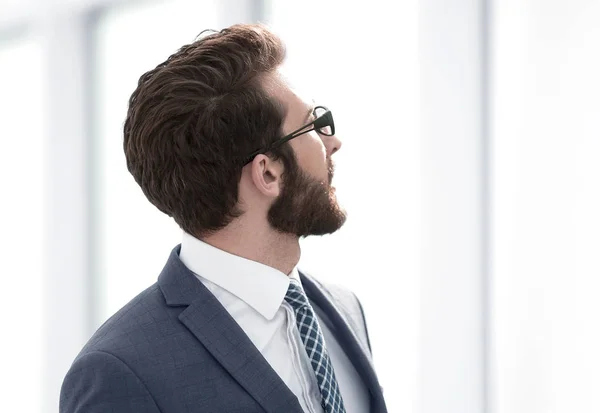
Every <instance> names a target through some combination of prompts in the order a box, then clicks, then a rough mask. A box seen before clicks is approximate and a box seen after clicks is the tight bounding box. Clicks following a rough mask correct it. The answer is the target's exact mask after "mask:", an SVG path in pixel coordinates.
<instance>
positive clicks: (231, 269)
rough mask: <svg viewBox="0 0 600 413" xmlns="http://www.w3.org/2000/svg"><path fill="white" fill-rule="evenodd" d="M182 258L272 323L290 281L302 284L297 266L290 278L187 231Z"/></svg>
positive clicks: (192, 267)
mask: <svg viewBox="0 0 600 413" xmlns="http://www.w3.org/2000/svg"><path fill="white" fill-rule="evenodd" d="M179 258H180V259H181V261H182V262H183V264H184V265H185V266H186V267H187V268H188V269H189V270H190V271H192V272H193V273H195V274H196V275H197V276H199V277H201V278H204V279H207V280H209V281H210V282H212V283H214V284H216V285H218V286H219V287H221V288H223V289H225V290H227V291H229V292H230V293H232V294H233V295H235V296H236V297H238V298H239V299H241V300H242V301H244V302H245V303H246V304H248V305H249V306H251V307H252V308H254V309H255V310H256V311H258V312H259V313H260V314H262V315H263V316H264V317H265V318H266V319H268V320H271V319H272V318H273V317H274V316H275V313H276V312H277V310H278V309H279V307H280V306H281V303H282V302H283V300H284V298H285V294H286V293H287V290H288V287H289V284H290V278H294V279H296V280H297V281H298V282H300V275H299V273H298V268H297V267H294V269H293V270H292V271H291V273H290V274H289V276H288V275H286V274H284V273H283V272H281V271H279V270H276V269H275V268H273V267H269V266H268V265H264V264H262V263H260V262H256V261H252V260H249V259H246V258H242V257H239V256H237V255H234V254H230V253H228V252H226V251H223V250H221V249H218V248H216V247H213V246H212V245H210V244H207V243H206V242H204V241H201V240H199V239H197V238H195V237H194V236H192V235H190V234H188V233H186V232H184V234H183V239H182V242H181V251H180V253H179Z"/></svg>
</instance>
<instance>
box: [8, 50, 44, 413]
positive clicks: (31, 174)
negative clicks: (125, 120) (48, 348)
mask: <svg viewBox="0 0 600 413" xmlns="http://www.w3.org/2000/svg"><path fill="white" fill-rule="evenodd" d="M41 63H42V56H41V50H40V47H39V45H38V44H37V43H36V42H35V41H34V40H32V39H29V38H26V39H25V38H19V39H18V40H14V41H0V90H1V91H2V93H0V128H1V134H2V150H0V186H1V187H2V193H3V198H2V202H0V228H2V237H0V250H1V251H2V254H3V255H2V257H3V259H2V266H3V268H2V273H3V274H4V276H3V278H2V290H3V291H4V294H3V296H2V300H0V323H1V325H2V329H3V331H4V332H8V333H7V334H3V335H2V337H3V339H2V340H0V365H2V369H1V373H0V388H2V394H3V395H4V397H3V409H4V410H6V411H23V412H35V411H39V410H40V408H41V397H42V379H41V369H40V366H41V365H42V349H43V343H44V341H43V329H42V327H43V324H42V323H43V312H42V309H43V295H42V291H43V287H44V286H43V284H44V280H43V278H42V272H43V227H44V220H43V213H44V209H43V208H44V203H43V191H44V185H43V176H44V175H43V170H44V162H43V130H44V125H43V117H44V116H43V113H44V112H43V98H44V96H43V83H42V71H41ZM24 299H25V301H24ZM24 320H26V322H24ZM20 354H23V355H26V357H25V356H21V355H20ZM15 355H19V356H17V357H15ZM23 383H27V385H26V386H24V385H23Z"/></svg>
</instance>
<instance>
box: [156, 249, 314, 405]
mask: <svg viewBox="0 0 600 413" xmlns="http://www.w3.org/2000/svg"><path fill="white" fill-rule="evenodd" d="M179 248H180V247H176V248H175V249H174V250H173V252H172V253H171V257H170V258H169V261H168V262H167V264H166V266H165V268H164V269H163V271H162V273H161V275H160V277H159V280H158V284H159V286H160V288H161V290H162V292H163V294H164V296H165V298H166V300H167V304H168V305H170V306H187V308H186V309H185V310H183V311H182V313H181V314H180V315H179V319H180V320H181V322H182V323H183V324H184V325H185V326H186V327H187V328H188V329H189V330H190V331H191V332H192V334H194V336H196V338H197V339H198V340H199V341H200V342H201V343H202V344H203V345H204V347H206V349H207V350H208V351H209V352H210V353H211V354H212V355H213V357H214V358H215V359H216V360H217V361H218V362H219V363H221V365H222V366H223V367H224V368H225V369H226V370H227V371H228V372H229V373H230V374H231V376H232V377H233V378H234V379H235V380H236V381H237V382H238V383H239V384H240V385H241V386H242V387H243V388H244V389H245V390H246V391H247V392H248V393H249V394H250V395H251V396H252V397H253V398H254V399H255V400H256V401H257V402H258V403H259V404H260V405H261V406H262V407H263V409H265V410H266V411H267V412H272V413H275V412H291V413H302V408H301V407H300V404H299V403H298V399H297V398H296V396H295V395H294V394H293V393H292V392H291V390H290V389H289V388H288V387H287V386H286V385H285V383H284V382H283V381H282V380H281V378H280V377H279V376H278V375H277V373H276V372H275V371H274V370H273V369H272V367H271V366H270V365H269V363H268V362H267V361H266V360H265V358H264V357H263V356H262V354H261V353H260V352H259V351H258V349H257V348H256V347H255V346H254V344H252V342H251V341H250V339H249V338H248V336H247V335H246V334H245V333H244V331H243V330H242V329H241V327H240V326H239V325H238V324H237V323H236V322H235V320H234V319H233V318H232V317H231V315H230V314H229V313H228V312H227V310H225V309H224V308H223V306H222V305H221V303H219V301H218V300H217V299H216V298H215V297H214V295H212V293H211V292H210V291H209V290H208V289H207V288H206V287H205V286H204V285H203V284H202V283H201V282H200V281H198V279H197V278H196V277H195V276H194V274H193V273H192V272H191V271H189V270H188V269H187V267H185V265H184V264H183V263H182V262H181V260H180V259H179Z"/></svg>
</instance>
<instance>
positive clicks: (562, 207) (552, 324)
mask: <svg viewBox="0 0 600 413" xmlns="http://www.w3.org/2000/svg"><path fill="white" fill-rule="evenodd" d="M494 8H495V9H494V12H493V14H494V15H495V16H496V19H497V21H496V23H495V27H496V29H495V33H494V38H495V39H496V40H495V44H494V50H495V53H494V57H493V60H494V62H495V65H494V78H495V80H494V84H493V89H494V95H495V98H494V101H493V106H494V112H493V135H494V138H493V151H492V154H493V188H494V192H493V194H494V196H493V198H494V200H493V211H492V212H493V223H494V226H493V232H492V234H493V239H492V244H493V251H494V257H493V272H494V275H493V280H494V288H493V291H494V295H493V297H492V298H493V305H494V306H493V314H494V331H495V333H494V340H493V350H494V351H493V353H492V355H493V360H492V362H493V367H494V373H495V374H494V388H493V396H494V405H495V410H494V412H498V413H525V412H527V413H542V412H543V413H551V412H566V411H573V412H578V411H600V399H599V398H598V389H599V388H600V375H599V373H598V371H600V354H599V353H598V348H600V330H599V329H598V314H600V301H599V300H598V291H600V278H599V275H600V258H599V257H600V254H599V251H600V214H599V213H598V211H600V184H599V178H600V163H598V155H599V154H600V124H599V123H598V113H600V100H598V96H600V78H599V77H598V73H600V55H599V54H598V42H599V41H600V26H598V21H599V20H600V3H598V2H584V1H579V2H570V3H565V2H532V1H525V2H522V1H513V0H502V1H499V2H497V4H496V5H495V6H494Z"/></svg>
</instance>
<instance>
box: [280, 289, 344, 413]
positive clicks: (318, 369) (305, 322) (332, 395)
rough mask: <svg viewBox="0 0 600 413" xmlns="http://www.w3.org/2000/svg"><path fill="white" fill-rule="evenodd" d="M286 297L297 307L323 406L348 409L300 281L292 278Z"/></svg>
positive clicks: (331, 411)
mask: <svg viewBox="0 0 600 413" xmlns="http://www.w3.org/2000/svg"><path fill="white" fill-rule="evenodd" d="M285 300H286V301H287V302H288V303H289V304H290V305H291V306H292V308H293V309H294V313H295V315H296V325H297V326H298V330H299V331H300V338H301V339H302V342H303V343H304V348H305V349H306V354H308V358H309V359H310V364H311V365H312V368H313V370H314V371H315V374H316V376H317V383H318V384H319V390H321V406H323V410H325V413H346V409H345V408H344V402H343V401H342V396H341V394H340V388H339V386H338V382H337V380H336V378H335V372H334V371H333V365H332V364H331V359H330V358H329V355H328V354H327V348H326V347H325V340H324V339H323V333H322V332H321V328H320V327H319V322H318V321H317V317H316V316H315V313H314V311H313V309H312V307H311V305H310V303H309V302H308V298H307V297H306V294H304V291H303V290H302V287H301V286H300V285H299V284H298V281H296V280H293V279H292V280H290V286H289V288H288V291H287V293H286V295H285Z"/></svg>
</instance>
